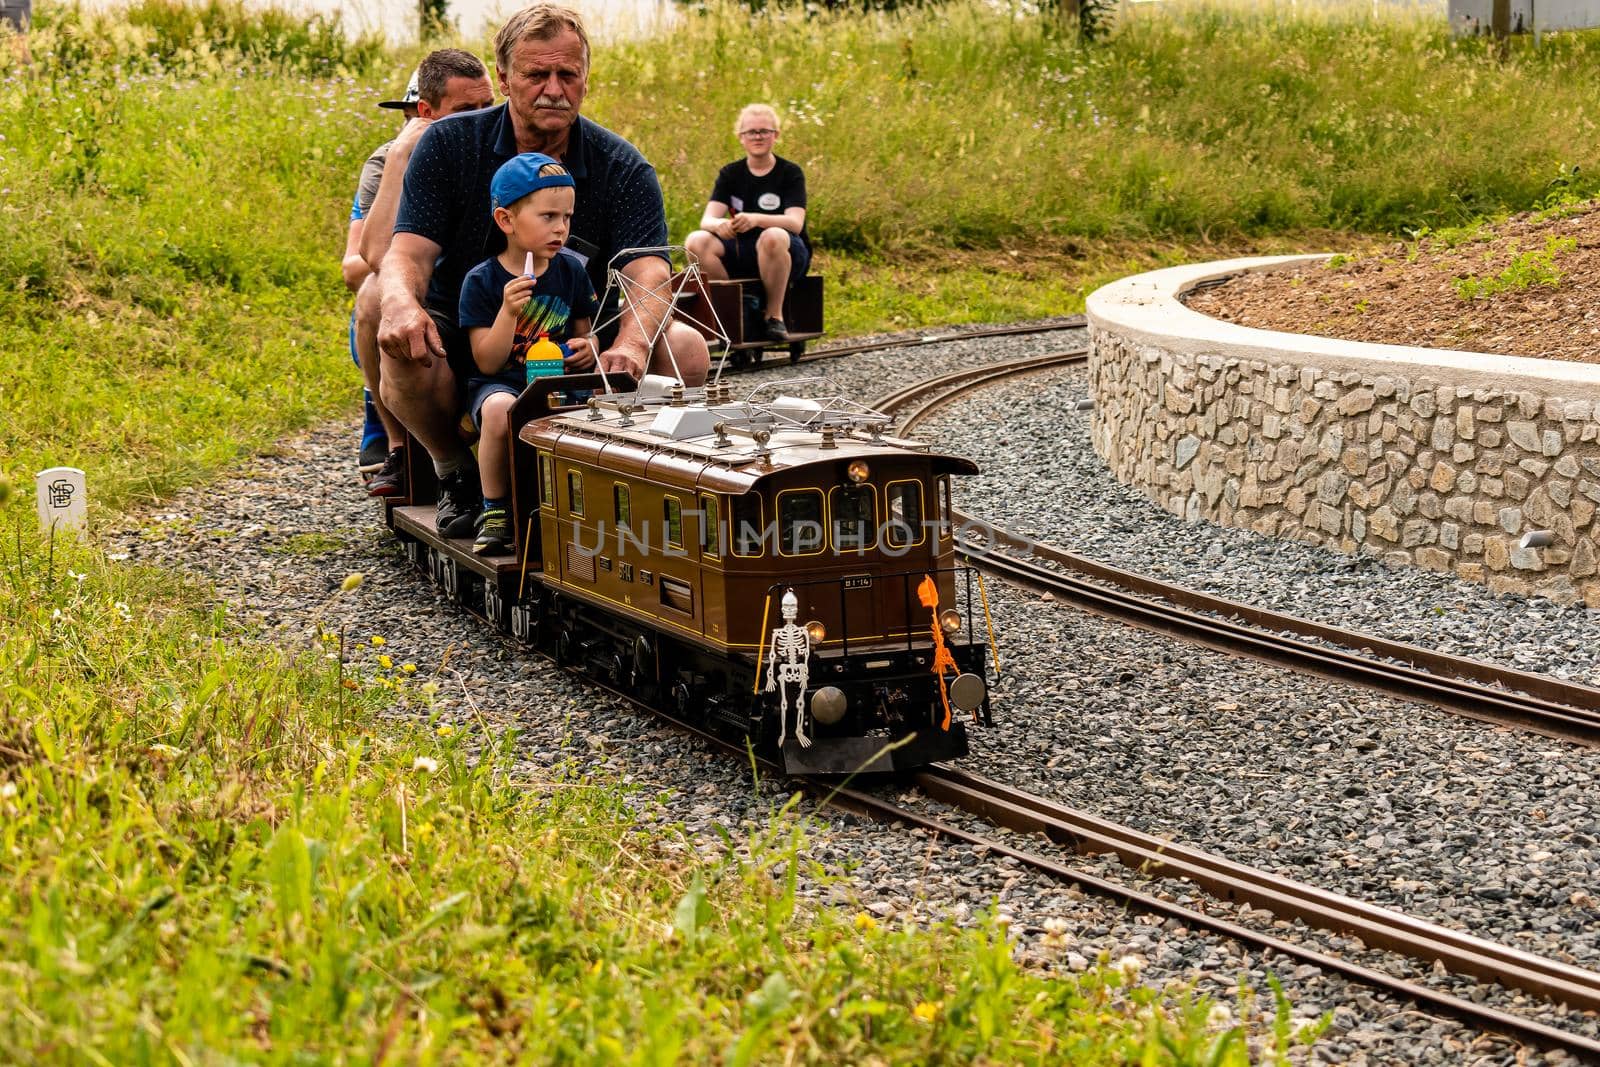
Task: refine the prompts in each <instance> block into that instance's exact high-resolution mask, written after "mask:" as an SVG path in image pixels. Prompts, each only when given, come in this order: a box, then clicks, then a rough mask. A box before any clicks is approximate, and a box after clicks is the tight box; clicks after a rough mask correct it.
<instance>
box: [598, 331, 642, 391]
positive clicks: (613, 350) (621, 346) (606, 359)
mask: <svg viewBox="0 0 1600 1067" xmlns="http://www.w3.org/2000/svg"><path fill="white" fill-rule="evenodd" d="M649 365H650V354H649V353H648V352H646V351H645V350H644V346H643V345H637V344H632V343H630V342H626V341H618V342H617V343H616V344H614V345H612V346H611V347H610V348H608V349H606V350H605V351H604V352H602V353H600V367H601V369H602V370H604V371H605V372H606V373H607V374H614V373H616V372H618V371H621V372H622V373H623V374H626V375H628V376H629V377H631V378H633V380H634V381H639V380H640V379H642V378H643V377H644V372H645V368H646V367H648V366H649Z"/></svg>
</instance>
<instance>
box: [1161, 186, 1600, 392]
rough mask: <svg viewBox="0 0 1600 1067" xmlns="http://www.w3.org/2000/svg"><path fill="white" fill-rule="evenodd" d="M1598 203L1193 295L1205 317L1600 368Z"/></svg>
mask: <svg viewBox="0 0 1600 1067" xmlns="http://www.w3.org/2000/svg"><path fill="white" fill-rule="evenodd" d="M1597 293H1600V203H1586V204H1579V205H1568V206H1564V207H1561V208H1558V209H1554V210H1552V211H1548V212H1540V213H1529V214H1524V215H1517V216H1513V217H1512V218H1509V219H1506V220H1504V221H1501V222H1498V223H1493V224H1488V223H1485V224H1480V225H1477V226H1472V227H1463V228H1461V229H1459V230H1450V231H1441V232H1438V233H1424V234H1421V235H1419V236H1418V237H1417V239H1416V240H1414V241H1408V242H1402V243H1399V244H1394V245H1391V246H1388V247H1385V248H1382V249H1379V250H1377V251H1375V252H1370V253H1363V254H1360V255H1358V256H1354V257H1344V256H1337V257H1335V258H1334V259H1333V260H1331V261H1330V262H1329V264H1328V265H1326V266H1324V265H1321V264H1312V265H1310V266H1307V267H1302V268H1300V269H1298V270H1294V271H1275V272H1271V273H1253V274H1245V275H1240V276H1239V277H1237V278H1234V279H1232V280H1230V281H1228V282H1226V283H1225V284H1223V285H1219V286H1216V287H1214V288H1210V289H1205V290H1201V291H1198V292H1195V293H1194V294H1192V295H1191V296H1190V297H1189V298H1188V299H1187V303H1188V305H1189V306H1190V307H1192V308H1193V309H1195V310H1196V311H1199V312H1201V313H1203V314H1206V315H1211V316H1213V317H1215V318H1219V319H1224V320H1226V321H1228V322H1234V323H1238V324H1239V325H1241V326H1254V327H1257V328H1259V329H1266V330H1284V331H1288V332H1292V333H1308V334H1318V335H1320V336H1324V337H1339V338H1344V339H1347V340H1352V341H1375V342H1380V343H1384V344H1401V345H1418V346H1422V347H1426V348H1453V349H1465V350H1466V351H1469V352H1491V353H1498V354H1501V355H1515V356H1534V357H1538V358H1543V359H1565V360H1572V361H1574V362H1580V363H1600V300H1597V299H1596V295H1597Z"/></svg>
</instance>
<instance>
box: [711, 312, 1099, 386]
mask: <svg viewBox="0 0 1600 1067" xmlns="http://www.w3.org/2000/svg"><path fill="white" fill-rule="evenodd" d="M1087 322H1088V320H1087V319H1085V318H1084V316H1082V315H1069V316H1067V317H1066V318H1065V319H1063V320H1062V321H1060V322H1049V323H1034V324H1031V325H1025V326H988V327H984V328H982V329H975V330H949V331H946V332H943V333H917V334H910V335H907V336H900V337H889V338H885V339H884V340H881V341H862V342H851V343H846V344H841V345H830V346H828V347H827V348H816V349H807V351H806V352H805V354H804V355H802V356H801V357H800V358H799V359H794V360H787V359H786V360H766V361H759V360H758V361H756V362H753V363H750V364H747V365H746V364H737V365H738V366H740V368H741V369H742V370H746V371H749V370H760V369H762V368H763V367H766V368H776V367H787V366H792V365H794V364H798V363H820V362H822V361H824V360H829V359H838V358H840V357H841V356H855V355H860V354H862V353H864V352H882V351H885V350H887V349H891V348H916V347H918V346H921V345H935V344H946V343H949V342H951V341H976V340H982V339H983V338H985V337H1021V336H1026V335H1028V334H1037V333H1056V332H1058V331H1061V330H1081V329H1083V327H1084V326H1085V325H1086V324H1087ZM734 366H736V364H735V362H734V361H733V360H731V359H730V358H729V357H728V356H727V355H726V354H724V355H722V356H714V357H713V362H712V379H713V380H716V379H717V378H719V377H720V376H721V375H722V372H723V371H724V370H726V369H729V368H731V367H734Z"/></svg>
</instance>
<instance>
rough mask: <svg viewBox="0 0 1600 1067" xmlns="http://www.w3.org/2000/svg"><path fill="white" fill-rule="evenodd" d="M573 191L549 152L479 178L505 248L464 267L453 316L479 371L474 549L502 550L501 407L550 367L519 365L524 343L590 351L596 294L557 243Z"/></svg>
mask: <svg viewBox="0 0 1600 1067" xmlns="http://www.w3.org/2000/svg"><path fill="white" fill-rule="evenodd" d="M576 197H577V190H576V188H575V187H574V184H573V181H572V175H571V174H569V173H567V169H566V168H565V167H563V166H562V165H561V164H560V163H558V162H557V161H556V160H554V159H552V158H551V157H549V156H547V155H543V154H541V153H538V152H524V153H522V154H521V155H519V156H515V157H513V158H512V159H510V160H507V161H506V163H505V164H503V165H502V166H501V167H500V169H499V170H497V171H495V175H494V179H493V181H491V182H490V184H489V204H490V206H491V208H492V209H493V211H494V221H495V225H497V226H499V227H500V230H501V232H502V233H504V234H505V235H506V250H505V251H504V252H502V253H500V254H499V255H498V256H494V257H492V258H490V259H486V260H484V261H483V262H482V263H480V264H478V265H477V266H476V267H473V268H472V270H470V271H468V272H467V277H466V279H465V280H464V281H463V282H462V283H461V309H460V311H461V313H460V316H459V321H460V323H461V328H462V329H463V330H465V331H466V332H467V339H468V340H469V341H470V342H471V344H472V359H473V362H475V363H476V364H477V365H478V371H479V375H478V376H474V377H472V378H470V379H468V381H467V408H468V410H469V411H470V412H471V414H472V421H473V422H474V423H475V424H476V425H477V427H478V474H479V477H481V478H482V479H483V514H482V516H481V517H480V518H479V520H478V539H477V541H476V542H474V543H473V546H472V550H473V551H474V552H476V553H478V554H479V555H485V556H496V555H503V554H505V553H507V552H509V551H511V548H512V541H513V533H514V531H513V529H512V525H511V514H510V506H509V505H510V496H511V451H510V450H511V431H510V415H511V405H512V402H513V401H515V400H516V398H517V394H518V393H520V392H522V390H523V388H524V387H525V386H526V385H527V384H528V380H529V378H530V377H532V376H536V375H537V374H538V373H541V372H542V373H550V370H545V369H543V368H539V367H535V366H530V365H529V362H528V352H529V349H530V348H531V347H532V346H534V345H535V344H537V343H538V342H539V341H540V340H541V339H547V340H549V341H551V342H554V343H556V344H558V345H560V346H561V347H562V350H563V355H565V356H566V358H568V359H571V358H574V357H576V356H577V355H579V354H580V353H584V352H592V351H593V348H592V345H593V342H592V341H591V340H590V339H589V336H588V334H589V326H590V323H591V322H592V321H593V319H594V316H595V313H596V311H597V309H598V304H599V301H598V300H597V299H596V298H595V293H594V287H593V286H592V285H591V284H590V282H589V276H588V274H587V273H586V272H585V270H584V266H583V262H582V260H580V259H579V258H578V257H577V256H576V255H573V254H572V253H570V252H567V251H566V250H565V249H564V248H563V247H562V246H563V245H564V244H565V243H566V239H567V233H568V230H569V228H570V227H571V225H572V209H573V204H574V203H575V201H576ZM536 358H537V357H536ZM556 372H557V373H559V369H556Z"/></svg>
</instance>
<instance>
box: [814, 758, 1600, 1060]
mask: <svg viewBox="0 0 1600 1067" xmlns="http://www.w3.org/2000/svg"><path fill="white" fill-rule="evenodd" d="M913 783H914V784H915V785H916V786H917V787H918V788H919V789H921V790H922V791H923V792H924V793H926V794H927V795H928V796H929V798H931V799H933V800H936V801H939V802H941V803H945V804H948V805H950V806H952V807H955V808H957V809H959V810H961V811H964V812H968V813H972V814H975V815H979V816H981V817H983V818H986V819H989V820H991V821H993V822H995V823H997V824H999V825H1001V826H1005V827H1006V828H1008V829H1011V830H1014V831H1017V832H1021V833H1027V834H1040V835H1043V836H1044V837H1046V838H1048V839H1049V840H1051V841H1053V842H1055V843H1057V844H1060V845H1063V846H1066V847H1070V848H1073V849H1074V850H1075V851H1077V852H1080V853H1114V854H1116V855H1117V856H1118V857H1119V859H1121V861H1122V862H1123V863H1124V864H1125V865H1127V866H1128V867H1130V868H1134V869H1139V870H1142V871H1144V872H1145V873H1148V874H1151V875H1153V876H1155V877H1158V878H1162V877H1167V878H1182V879H1186V880H1187V881H1189V882H1191V883H1193V884H1195V885H1198V886H1200V887H1202V888H1204V889H1205V890H1206V891H1207V892H1209V893H1211V894H1212V895H1214V896H1215V897H1217V898H1218V899H1220V900H1225V901H1234V902H1239V903H1248V904H1249V905H1250V906H1251V907H1252V908H1261V909H1263V910H1266V911H1269V912H1271V913H1272V914H1273V915H1274V916H1276V917H1278V918H1292V919H1299V920H1301V921H1303V922H1305V923H1306V924H1307V925H1308V926H1313V927H1318V928H1321V929H1326V930H1334V931H1339V932H1343V933H1347V934H1353V935H1355V936H1357V937H1360V938H1361V939H1362V940H1363V942H1365V943H1366V944H1367V945H1369V946H1373V947H1376V948H1380V949H1386V950H1389V951H1392V952H1396V953H1399V954H1402V955H1405V956H1408V957H1410V958H1412V959H1415V960H1418V961H1421V962H1422V964H1423V965H1424V966H1425V967H1428V966H1433V965H1434V964H1435V961H1437V963H1438V964H1439V965H1442V966H1443V967H1444V968H1445V969H1446V970H1447V971H1449V972H1450V973H1452V974H1458V975H1467V976H1472V977H1475V978H1478V979H1481V980H1484V981H1488V982H1491V983H1495V984H1499V985H1502V986H1506V987H1509V988H1515V989H1520V990H1523V991H1525V992H1529V993H1534V994H1536V995H1539V996H1544V997H1547V998H1549V999H1550V1000H1552V1001H1555V1002H1560V1003H1565V1004H1567V1005H1568V1006H1569V1007H1574V1008H1582V1009H1584V1010H1588V1011H1596V1010H1600V973H1596V972H1594V971H1589V970H1584V969H1583V968H1579V967H1574V966H1572V965H1570V964H1565V963H1561V962H1559V961H1556V960H1550V959H1547V958H1545V957H1542V956H1538V955H1535V954H1533V953H1528V952H1523V951H1521V950H1519V949H1514V948H1510V947H1507V946H1505V945H1500V944H1496V943H1495V942H1492V941H1485V940H1483V939H1480V938H1475V937H1472V936H1471V935H1469V934H1463V933H1460V932H1459V931H1455V930H1451V929H1448V928H1446V927H1442V926H1438V925H1435V924H1432V923H1428V922H1425V921H1423V920H1420V919H1416V918H1412V917H1409V916H1406V915H1402V914H1400V913H1398V912H1393V911H1389V910H1387V909H1384V908H1379V907H1377V906H1375V905H1372V904H1367V903H1364V902H1362V901H1358V900H1354V899H1352V898H1349V897H1344V896H1341V895H1339V894H1337V893H1330V892H1327V891H1325V890H1320V889H1317V888H1315V887H1313V886H1309V885H1305V884H1303V883H1299V882H1295V881H1293V880H1291V879H1286V878H1282V877H1280V876H1278V875H1274V874H1270V873H1268V872H1265V871H1259V870H1256V869H1254V868H1250V867H1246V866H1244V865H1242V864H1237V863H1233V862H1231V861H1229V860H1226V859H1223V858H1221V857H1217V856H1213V855H1210V854H1208V853H1205V852H1201V851H1198V850H1195V849H1190V848H1185V847H1183V846H1179V845H1175V844H1173V843H1171V842H1168V841H1164V840H1162V839H1160V838H1156V837H1152V836H1150V835H1148V834H1143V833H1140V832H1139V831H1136V830H1131V829H1129V828H1127V827H1123V826H1119V825H1117V824H1115V823H1110V822H1106V821H1105V820H1103V819H1099V818H1096V817H1095V816H1092V815H1089V814H1087V813H1084V812H1079V811H1075V810H1073V809H1071V808H1066V807H1062V806H1059V805H1056V804H1053V803H1052V802H1050V801H1048V800H1045V799H1043V798H1041V797H1037V796H1033V795H1031V794H1028V793H1025V792H1022V791H1020V790H1016V789H1013V788H1011V787H1009V786H1005V785H1002V784H1001V783H998V782H993V781H990V780H988V779H985V778H981V777H979V776H977V775H974V774H970V773H968V772H965V771H961V770H957V769H955V768H952V767H935V768H933V769H932V770H928V771H923V772H920V773H918V774H916V775H914V776H913ZM810 785H811V787H812V788H813V789H814V790H816V791H818V792H822V791H824V790H826V789H827V788H828V783H826V782H813V783H810ZM824 795H825V796H827V797H828V799H829V802H830V803H834V804H839V805H841V806H843V807H846V808H848V809H851V810H855V811H857V812H859V813H861V814H864V815H868V816H870V817H871V818H874V819H876V820H879V821H882V822H891V823H892V822H900V823H906V824H908V825H912V826H918V827H921V828H922V829H924V830H927V831H928V832H930V833H934V834H937V835H939V836H941V837H944V838H946V839H949V840H954V841H961V842H964V843H967V844H970V845H974V846H976V847H979V848H982V849H986V850H988V851H989V852H991V853H994V854H997V855H1003V856H1008V857H1010V858H1012V859H1015V860H1017V861H1018V862H1020V863H1023V864H1026V865H1027V866H1029V867H1031V868H1033V869H1034V870H1037V871H1039V872H1040V873H1043V874H1046V875H1049V876H1051V877H1054V878H1057V879H1060V880H1063V881H1068V882H1071V883H1073V884H1075V885H1077V886H1078V887H1079V888H1081V889H1083V890H1084V891H1086V892H1091V893H1094V894H1096V895H1098V896H1106V897H1110V898H1112V899H1115V900H1118V901H1120V902H1122V903H1125V904H1127V905H1128V906H1130V907H1134V908H1137V909H1138V910H1140V911H1141V912H1145V913H1147V914H1152V915H1159V916H1162V917H1164V918H1174V919H1178V920H1180V921H1182V922H1184V923H1185V924H1187V925H1189V926H1191V927H1194V928H1198V929H1205V930H1210V931H1211V932H1213V933H1215V934H1218V935H1221V936H1224V937H1227V938H1230V939H1233V940H1235V941H1238V942H1239V943H1241V944H1245V945H1249V946H1251V947H1252V948H1255V949H1258V950H1263V951H1272V952H1277V953H1281V954H1283V955H1284V956H1286V957H1288V958H1290V959H1295V960H1299V961H1300V962H1303V963H1309V964H1312V965H1314V966H1316V967H1318V968H1320V969H1322V970H1324V971H1328V972H1331V973H1336V974H1341V975H1343V976H1345V977H1346V978H1349V979H1352V980H1354V981H1356V982H1359V983H1361V984H1363V985H1367V986H1371V987H1374V988H1378V989H1382V990H1384V991H1386V992H1389V993H1392V994H1394V995H1395V996H1397V997H1402V998H1407V999H1410V1000H1413V1001H1414V1002H1416V1003H1417V1004H1419V1005H1421V1006H1424V1007H1426V1008H1430V1009H1433V1010H1436V1011H1439V1012H1441V1013H1445V1014H1448V1015H1450V1016H1452V1017H1454V1018H1456V1019H1460V1020H1462V1021H1464V1022H1467V1023H1470V1024H1471V1025H1473V1026H1477V1027H1481V1028H1483V1029H1485V1030H1490V1031H1495V1032H1498V1033H1503V1034H1507V1035H1512V1036H1515V1037H1517V1038H1519V1039H1521V1040H1524V1041H1527V1042H1529V1043H1530V1044H1533V1045H1536V1046H1538V1047H1541V1048H1546V1049H1560V1050H1563V1051H1566V1052H1571V1053H1573V1054H1575V1055H1579V1056H1583V1057H1585V1058H1588V1059H1593V1058H1595V1057H1600V1041H1596V1040H1594V1039H1592V1038H1588V1037H1585V1036H1583V1035H1581V1034H1573V1033H1571V1032H1569V1031H1566V1030H1562V1029H1560V1028H1559V1027H1554V1026H1550V1025H1548V1024H1545V1023H1541V1022H1538V1021H1536V1020H1532V1019H1527V1018H1524V1017H1522V1016H1520V1015H1514V1014H1512V1013H1510V1012H1505V1011H1501V1010H1499V1009H1497V1008H1491V1007H1486V1006H1484V1005H1482V1004H1479V1003H1476V1002H1475V1001H1473V1000H1470V999H1467V998H1464V997H1457V996H1454V995H1452V994H1450V993H1446V992H1443V991H1441V990H1438V989H1435V988H1433V987H1431V986H1428V985H1423V984H1420V983H1417V982H1413V981H1409V980H1407V979H1403V978H1398V977H1396V976H1394V975H1392V974H1388V973H1386V972H1384V971H1381V970H1377V969H1374V968H1372V967H1367V966H1363V965H1361V964H1359V963H1355V962H1352V961H1351V960H1348V959H1345V958H1343V957H1341V956H1338V955H1333V954H1331V953H1328V952H1324V951H1321V950H1319V949H1317V948H1315V947H1312V946H1310V945H1306V944H1301V943H1299V942H1295V941H1289V940H1286V939H1284V938H1281V937H1276V936H1273V935H1271V934H1267V933H1263V932H1261V931H1259V930H1256V929H1253V928H1251V927H1248V926H1244V925H1242V924H1240V923H1237V922H1233V921H1231V920H1229V919H1225V918H1221V917H1219V916H1216V915H1213V914H1211V913H1209V912H1207V911H1204V910H1201V909H1196V908H1192V907H1189V906H1186V905H1184V904H1180V903H1178V902H1175V901H1172V900H1168V899H1165V898H1163V897H1160V896H1157V895H1155V894H1153V893H1148V892H1142V891H1140V890H1137V889H1133V888H1130V887H1128V886H1126V885H1122V884H1120V883H1118V882H1115V881H1111V880H1109V879H1104V878H1100V877H1098V876H1096V875H1092V874H1089V873H1086V872H1083V871H1078V870H1075V869H1073V868H1071V867H1068V866H1066V865H1065V864H1063V863H1061V862H1059V861H1058V860H1055V859H1052V858H1050V857H1048V856H1044V855H1041V854H1039V853H1036V852H1033V851H1030V850H1027V849H1019V848H1017V847H1015V846H1013V845H1010V844H1007V843H1005V842H1002V841H998V840H995V839H993V838H990V837H988V836H986V835H982V834H976V833H972V832H970V831H967V830H963V829H960V828H958V827H955V826H952V825H950V824H948V823H946V822H944V821H942V820H939V819H936V818H934V817H932V816H929V815H927V814H924V813H921V812H918V811H916V810H914V809H912V808H910V807H908V806H905V805H901V804H896V803H893V802H890V801H887V800H884V799H883V798H882V797H880V796H877V795H876V794H874V793H872V792H870V791H867V790H860V789H850V788H845V789H835V790H833V791H832V792H831V793H824Z"/></svg>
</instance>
